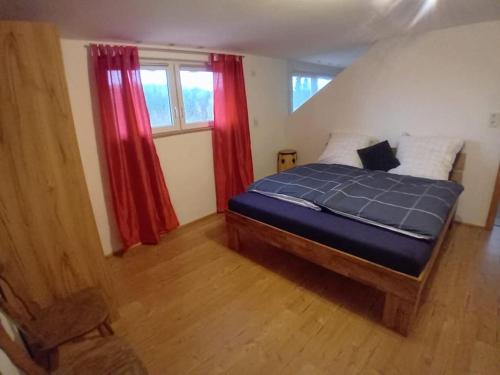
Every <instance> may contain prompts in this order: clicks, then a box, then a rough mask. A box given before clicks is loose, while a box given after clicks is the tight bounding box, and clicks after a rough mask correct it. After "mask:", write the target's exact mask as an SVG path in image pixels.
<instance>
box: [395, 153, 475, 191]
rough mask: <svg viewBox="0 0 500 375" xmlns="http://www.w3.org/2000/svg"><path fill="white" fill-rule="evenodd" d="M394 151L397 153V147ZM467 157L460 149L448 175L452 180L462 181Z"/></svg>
mask: <svg viewBox="0 0 500 375" xmlns="http://www.w3.org/2000/svg"><path fill="white" fill-rule="evenodd" d="M392 151H393V152H394V155H396V151H397V149H396V148H393V149H392ZM465 159H466V154H465V153H464V152H462V151H460V152H459V153H458V154H457V157H456V158H455V162H454V163H453V168H452V169H451V172H450V176H449V177H448V178H449V179H450V180H452V181H455V182H458V183H459V184H461V183H462V177H463V173H464V169H465Z"/></svg>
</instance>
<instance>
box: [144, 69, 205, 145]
mask: <svg viewBox="0 0 500 375" xmlns="http://www.w3.org/2000/svg"><path fill="white" fill-rule="evenodd" d="M140 64H141V69H143V68H144V69H148V68H153V69H154V68H163V69H165V70H166V72H167V84H168V90H169V92H168V94H169V97H170V112H171V115H172V126H156V127H151V130H152V132H153V135H155V136H159V135H162V134H163V135H169V134H172V133H174V134H177V133H182V132H189V131H193V130H203V129H207V130H210V129H212V127H213V123H212V121H203V122H195V123H186V121H185V113H184V100H183V95H182V85H181V76H180V71H181V70H193V71H210V70H209V69H208V68H207V65H206V64H205V63H203V62H198V61H181V60H179V61H173V60H167V59H165V60H163V59H161V60H160V59H141V61H140Z"/></svg>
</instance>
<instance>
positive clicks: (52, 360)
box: [47, 348, 59, 372]
mask: <svg viewBox="0 0 500 375" xmlns="http://www.w3.org/2000/svg"><path fill="white" fill-rule="evenodd" d="M58 367H59V349H57V348H56V349H52V350H50V351H49V352H48V353H47V370H49V372H51V371H53V370H55V369H57V368H58Z"/></svg>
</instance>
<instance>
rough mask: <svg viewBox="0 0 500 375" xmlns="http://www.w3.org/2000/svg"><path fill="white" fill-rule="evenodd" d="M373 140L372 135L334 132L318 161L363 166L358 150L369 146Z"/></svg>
mask: <svg viewBox="0 0 500 375" xmlns="http://www.w3.org/2000/svg"><path fill="white" fill-rule="evenodd" d="M371 141H372V139H371V137H368V136H366V135H360V134H349V133H333V134H332V136H331V138H330V140H329V141H328V144H327V145H326V148H325V151H323V153H322V154H321V156H320V157H319V159H318V163H322V164H343V165H350V166H352V167H357V168H363V165H362V164H361V159H360V158H359V155H358V153H357V150H359V149H360V148H365V147H368V146H369V145H370V144H371Z"/></svg>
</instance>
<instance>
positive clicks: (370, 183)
mask: <svg viewBox="0 0 500 375" xmlns="http://www.w3.org/2000/svg"><path fill="white" fill-rule="evenodd" d="M248 190H249V191H253V192H256V193H260V194H264V195H268V196H271V197H274V198H278V199H282V200H286V201H289V202H292V203H294V204H299V205H302V206H305V207H309V208H312V209H315V210H321V209H325V210H329V211H332V212H334V213H336V214H339V215H344V216H348V217H350V218H353V219H355V220H359V221H363V222H367V223H370V224H373V225H377V226H381V227H384V228H387V229H389V230H394V231H397V232H401V233H404V234H406V235H409V236H412V237H417V238H422V239H434V238H436V237H437V236H438V235H439V233H440V232H441V229H442V227H443V225H444V223H445V221H446V218H447V217H448V215H449V213H450V211H451V209H452V208H453V206H454V204H455V202H456V201H457V199H458V197H459V195H460V193H461V192H462V191H463V187H462V186H461V185H459V184H457V183H456V182H453V181H442V180H430V179H426V178H419V177H411V176H402V175H396V174H391V173H387V172H382V171H370V170H366V169H360V168H355V167H349V166H346V165H339V164H307V165H304V166H300V167H296V168H293V169H289V170H287V171H285V172H281V173H278V174H275V175H272V176H269V177H265V178H263V179H261V180H258V181H256V182H255V183H253V184H252V185H251V186H250V187H249V189H248Z"/></svg>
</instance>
